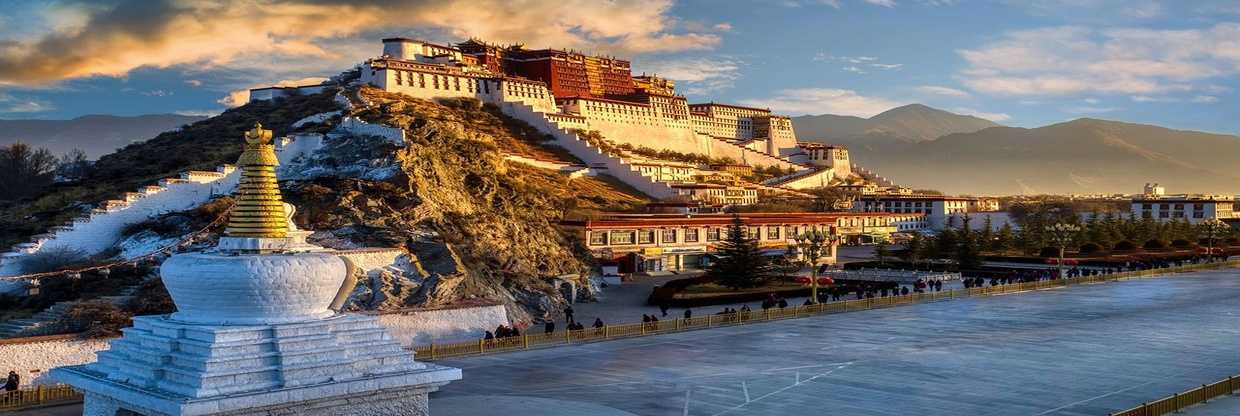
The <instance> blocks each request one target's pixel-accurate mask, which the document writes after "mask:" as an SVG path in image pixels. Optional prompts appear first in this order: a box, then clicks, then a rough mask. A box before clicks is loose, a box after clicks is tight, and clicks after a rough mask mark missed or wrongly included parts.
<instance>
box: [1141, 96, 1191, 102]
mask: <svg viewBox="0 0 1240 416" xmlns="http://www.w3.org/2000/svg"><path fill="white" fill-rule="evenodd" d="M1131 98H1132V101H1135V102H1138V103H1177V102H1180V99H1179V98H1175V97H1151V96H1148V95H1134V96H1132V97H1131Z"/></svg>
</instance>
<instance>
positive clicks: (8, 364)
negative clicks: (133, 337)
mask: <svg viewBox="0 0 1240 416" xmlns="http://www.w3.org/2000/svg"><path fill="white" fill-rule="evenodd" d="M30 340H31V341H33V342H26V340H23V339H15V340H12V341H7V342H5V343H0V372H3V373H4V374H8V372H9V371H16V372H17V374H18V375H20V376H21V379H22V385H23V386H32V385H39V384H55V383H56V381H55V380H52V379H51V378H49V377H48V370H51V369H53V368H56V367H62V366H66V365H78V364H86V363H89V362H93V361H95V353H97V352H99V351H103V350H106V349H108V342H109V341H110V339H77V338H72V337H64V336H51V337H38V338H31V339H30Z"/></svg>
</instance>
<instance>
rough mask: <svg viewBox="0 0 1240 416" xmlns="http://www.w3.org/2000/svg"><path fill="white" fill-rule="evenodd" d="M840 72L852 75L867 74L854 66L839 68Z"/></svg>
mask: <svg viewBox="0 0 1240 416" xmlns="http://www.w3.org/2000/svg"><path fill="white" fill-rule="evenodd" d="M840 70H842V71H844V72H852V73H854V74H866V73H867V72H865V70H864V69H861V68H859V67H857V66H856V65H849V66H846V67H843V68H840Z"/></svg>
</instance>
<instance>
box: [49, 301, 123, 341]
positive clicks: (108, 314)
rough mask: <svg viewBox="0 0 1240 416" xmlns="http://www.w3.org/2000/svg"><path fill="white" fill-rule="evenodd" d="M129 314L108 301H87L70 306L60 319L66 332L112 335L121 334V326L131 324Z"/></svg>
mask: <svg viewBox="0 0 1240 416" xmlns="http://www.w3.org/2000/svg"><path fill="white" fill-rule="evenodd" d="M131 324H132V321H131V319H130V316H129V314H127V313H125V312H122V311H121V310H120V308H117V307H116V305H113V304H112V303H110V302H106V301H100V300H95V301H87V302H82V303H79V304H76V305H73V306H71V307H69V310H67V311H65V315H64V316H63V317H62V318H61V320H60V327H61V328H62V330H63V331H64V332H66V333H82V335H84V336H86V337H90V338H97V337H111V336H117V335H120V334H121V328H124V327H127V326H130V325H131Z"/></svg>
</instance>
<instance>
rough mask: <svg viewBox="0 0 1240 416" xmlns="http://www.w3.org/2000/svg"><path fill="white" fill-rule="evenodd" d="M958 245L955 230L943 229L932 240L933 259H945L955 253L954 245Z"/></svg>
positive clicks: (958, 241)
mask: <svg viewBox="0 0 1240 416" xmlns="http://www.w3.org/2000/svg"><path fill="white" fill-rule="evenodd" d="M959 243H960V240H959V238H957V235H956V230H955V229H952V228H944V229H943V231H940V232H939V234H938V235H937V236H935V238H934V256H933V257H934V258H936V259H947V258H951V257H953V256H954V255H955V253H956V245H957V244H959Z"/></svg>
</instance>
